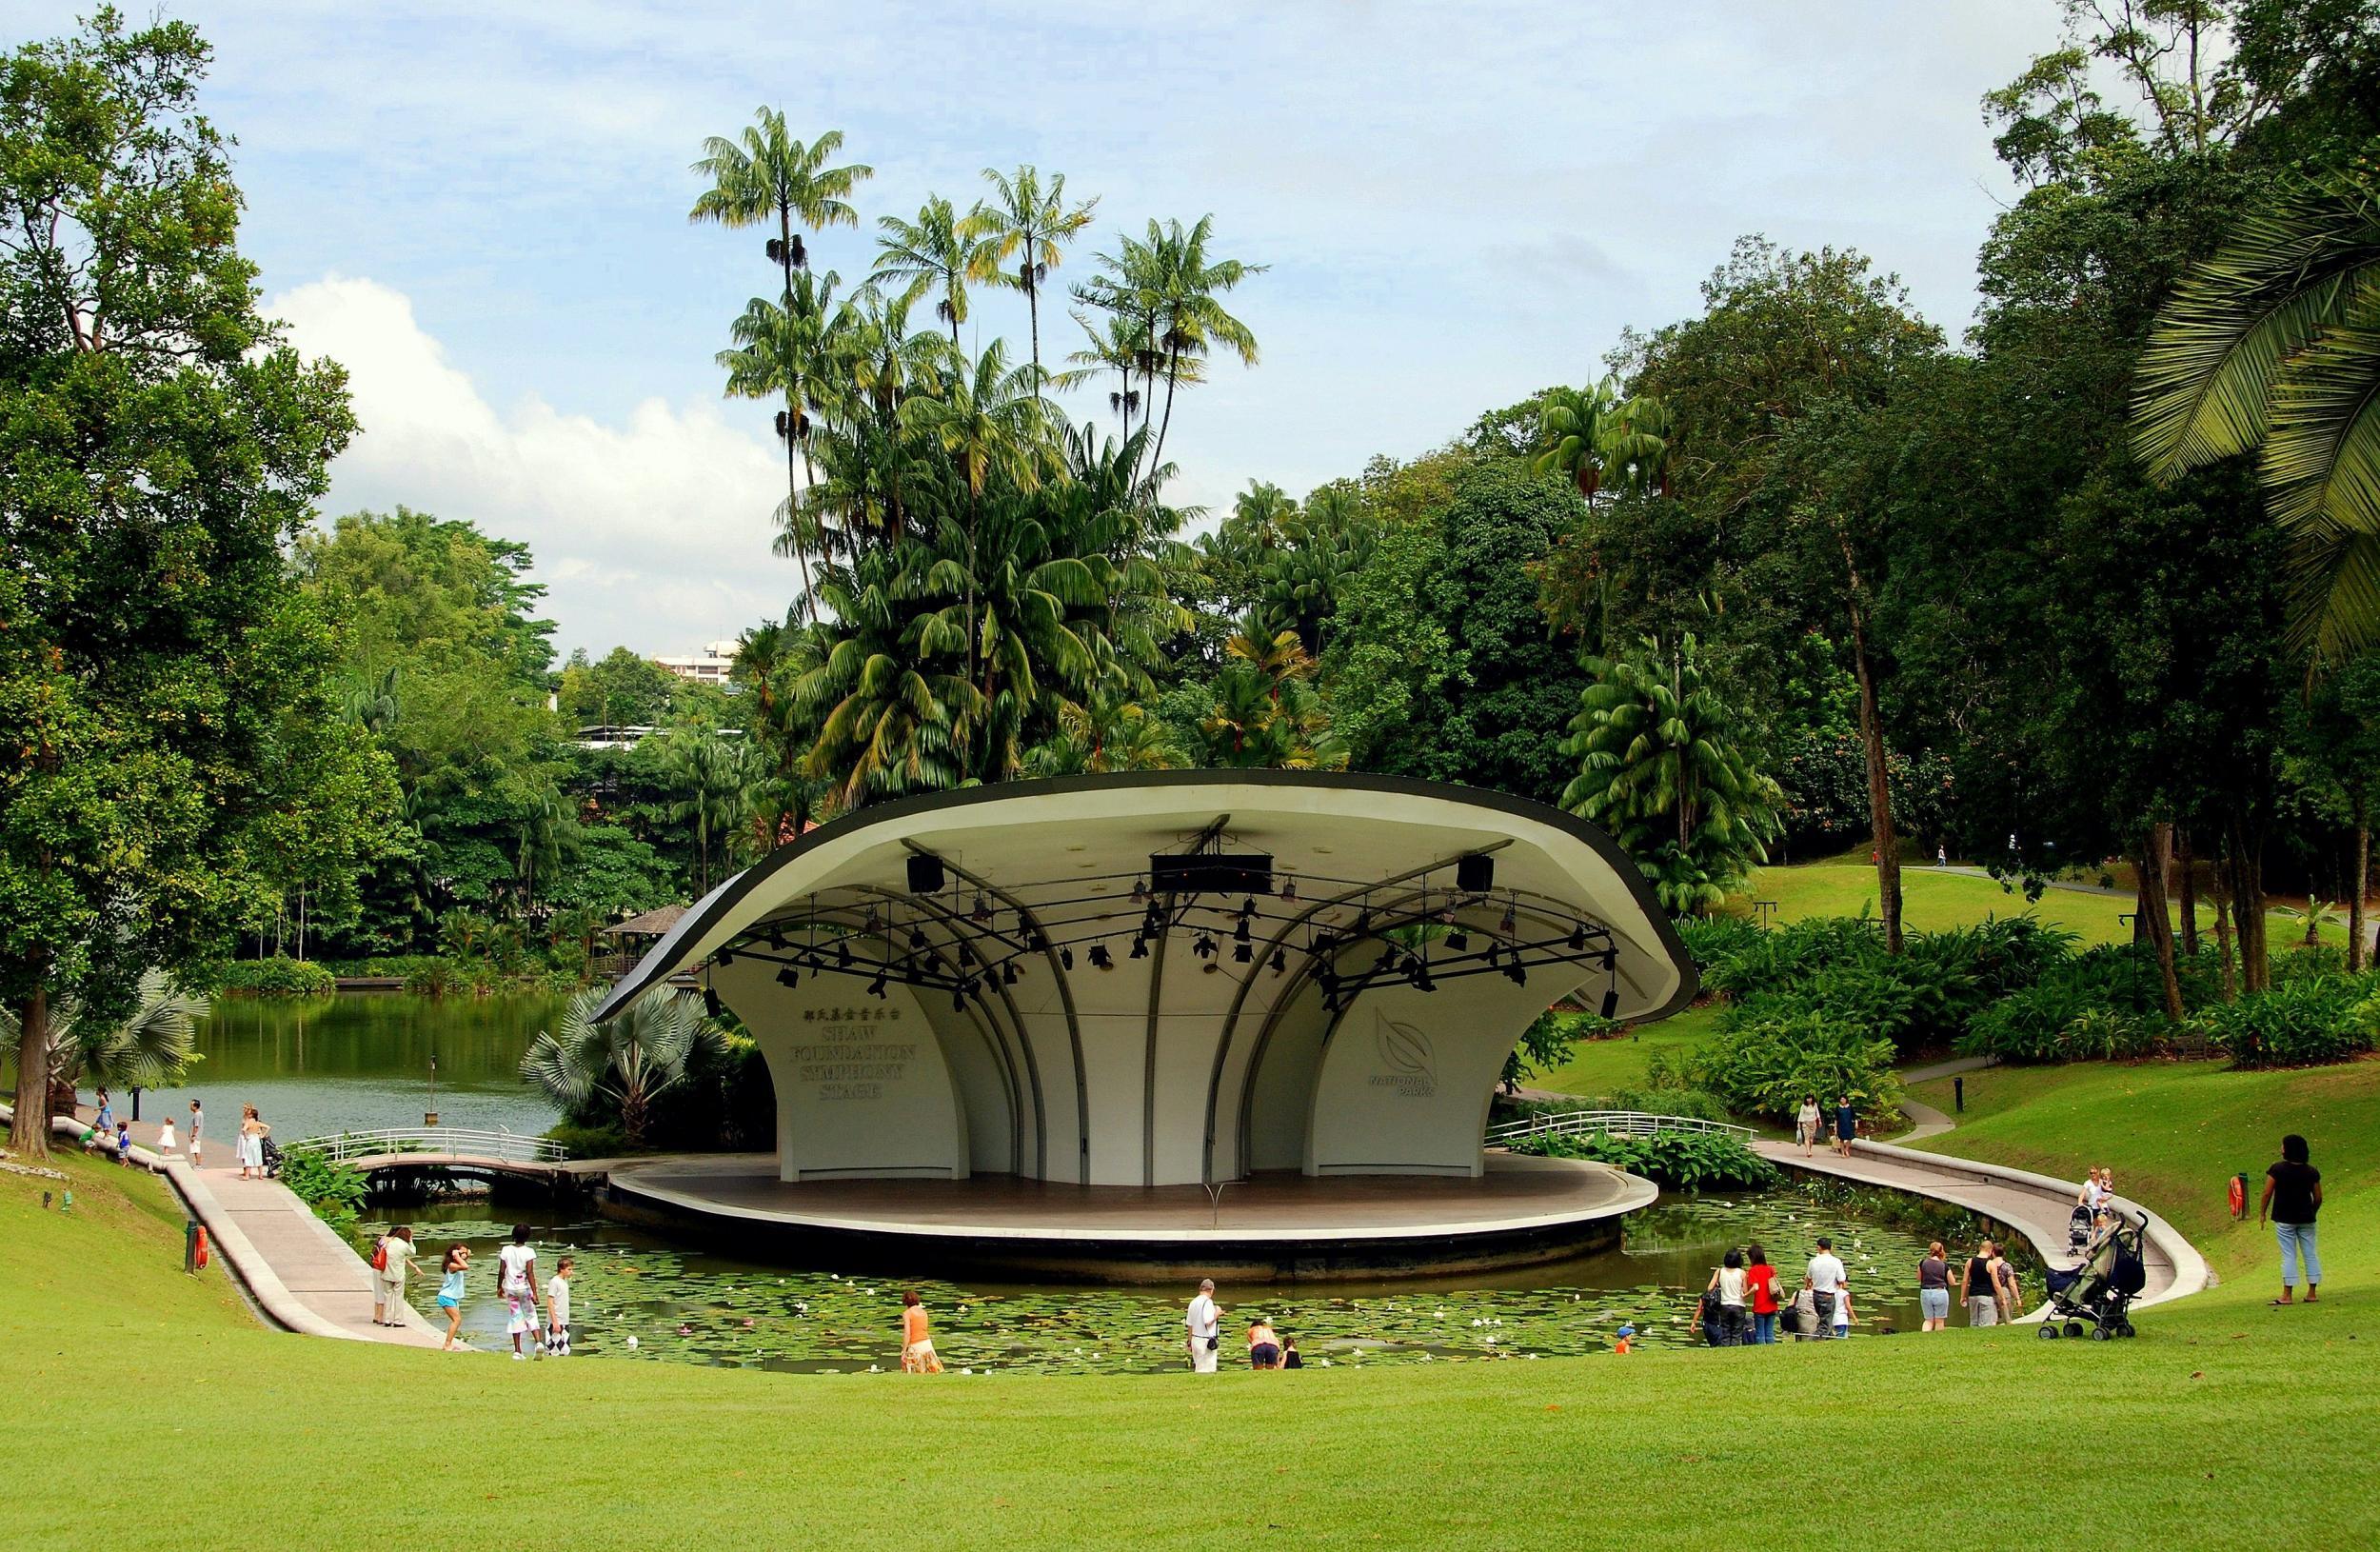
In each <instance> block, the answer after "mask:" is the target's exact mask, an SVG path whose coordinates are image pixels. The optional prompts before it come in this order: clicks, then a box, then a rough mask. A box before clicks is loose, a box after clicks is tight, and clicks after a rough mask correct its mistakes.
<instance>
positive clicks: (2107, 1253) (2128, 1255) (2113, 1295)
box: [2041, 1215, 2149, 1342]
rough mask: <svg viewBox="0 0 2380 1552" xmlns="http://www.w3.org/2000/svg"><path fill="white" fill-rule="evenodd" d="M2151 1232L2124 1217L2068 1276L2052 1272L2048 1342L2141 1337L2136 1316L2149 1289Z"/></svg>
mask: <svg viewBox="0 0 2380 1552" xmlns="http://www.w3.org/2000/svg"><path fill="white" fill-rule="evenodd" d="M2148 1227H2149V1220H2148V1219H2147V1218H2145V1217H2143V1218H2139V1219H2136V1220H2134V1221H2132V1222H2129V1223H2128V1222H2126V1221H2125V1220H2124V1219H2123V1218H2122V1217H2121V1216H2120V1215H2119V1216H2117V1217H2116V1218H2115V1220H2114V1225H2113V1226H2112V1227H2111V1228H2110V1229H2109V1230H2108V1231H2107V1232H2106V1233H2105V1234H2103V1235H2101V1236H2100V1237H2099V1239H2098V1240H2097V1241H2096V1242H2095V1243H2093V1244H2091V1245H2090V1246H2089V1249H2088V1252H2087V1253H2086V1254H2085V1256H2084V1257H2083V1260H2082V1261H2081V1263H2079V1264H2077V1265H2075V1266H2073V1268H2071V1269H2070V1270H2067V1271H2059V1270H2058V1269H2056V1268H2055V1267H2052V1268H2051V1269H2050V1273H2049V1281H2050V1313H2049V1315H2048V1316H2047V1317H2046V1318H2044V1319H2043V1321H2042V1323H2041V1339H2042V1340H2043V1341H2044V1342H2047V1341H2049V1340H2050V1339H2052V1338H2053V1337H2058V1336H2069V1337H2079V1336H2081V1335H2083V1334H2084V1333H2085V1332H2086V1331H2088V1332H2089V1333H2090V1335H2091V1338H2092V1341H2094V1342H2106V1341H2109V1340H2110V1339H2112V1338H2115V1337H2129V1336H2133V1335H2136V1334H2137V1333H2136V1332H2135V1331H2134V1330H2133V1329H2132V1316H2131V1313H2130V1311H2131V1309H2132V1301H2133V1300H2134V1299H2137V1298H2139V1297H2140V1290H2141V1289H2142V1288H2144V1287H2146V1286H2147V1285H2148V1283H2149V1268H2148V1265H2147V1264H2146V1263H2144V1262H2143V1261H2142V1260H2141V1255H2140V1246H2141V1238H2142V1236H2143V1235H2144V1234H2145V1233H2146V1232H2147V1230H2148Z"/></svg>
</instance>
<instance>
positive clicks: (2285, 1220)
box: [2256, 1132, 2322, 1308]
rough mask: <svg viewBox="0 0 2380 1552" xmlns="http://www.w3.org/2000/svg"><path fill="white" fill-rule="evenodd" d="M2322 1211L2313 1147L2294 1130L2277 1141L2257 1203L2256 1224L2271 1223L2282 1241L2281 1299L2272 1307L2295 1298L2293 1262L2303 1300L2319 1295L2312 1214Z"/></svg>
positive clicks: (2319, 1271)
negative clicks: (2301, 1274)
mask: <svg viewBox="0 0 2380 1552" xmlns="http://www.w3.org/2000/svg"><path fill="white" fill-rule="evenodd" d="M2321 1211H2322V1171H2321V1170H2319V1169H2316V1168H2315V1167H2314V1166H2313V1150H2312V1149H2311V1148H2310V1147H2308V1146H2307V1145H2306V1140H2305V1139H2304V1138H2302V1137H2300V1136H2298V1135H2297V1134H2296V1133H2295V1132H2291V1133H2290V1134H2289V1135H2288V1136H2287V1137H2284V1138H2282V1139H2281V1159H2280V1162H2279V1163H2278V1164H2274V1165H2273V1166H2272V1167H2271V1168H2270V1169H2268V1170H2266V1171H2265V1172H2264V1199H2263V1200H2262V1201H2261V1202H2259V1203H2257V1204H2256V1226H2257V1227H2259V1228H2262V1227H2263V1226H2264V1224H2265V1221H2266V1220H2267V1219H2268V1218H2270V1219H2271V1222H2272V1232H2273V1233H2274V1234H2275V1235H2276V1236H2277V1237H2278V1238H2279V1240H2280V1242H2281V1297H2279V1298H2278V1299H2275V1300H2273V1301H2272V1303H2273V1305H2274V1307H2275V1308H2278V1307H2279V1306H2280V1305H2282V1304H2293V1303H2298V1302H2299V1301H2298V1300H2296V1299H2295V1298H2293V1297H2292V1294H2293V1293H2294V1292H2295V1290H2296V1286H2297V1273H2298V1263H2300V1262H2303V1263H2305V1273H2306V1298H2305V1301H2304V1302H2305V1303H2310V1304H2311V1303H2320V1302H2321V1299H2322V1258H2321V1257H2320V1256H2318V1255H2316V1254H2315V1253H2314V1216H2315V1215H2316V1214H2317V1213H2319V1212H2321Z"/></svg>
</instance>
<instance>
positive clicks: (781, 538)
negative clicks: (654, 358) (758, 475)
mask: <svg viewBox="0 0 2380 1552" xmlns="http://www.w3.org/2000/svg"><path fill="white" fill-rule="evenodd" d="M841 278H842V277H840V276H839V275H837V274H836V273H835V272H834V271H833V270H832V269H829V270H827V271H826V273H825V274H823V275H819V274H815V273H812V272H810V271H808V270H804V271H803V272H802V273H800V274H798V275H794V276H792V277H790V282H791V284H790V288H789V289H787V291H786V293H785V296H786V301H785V303H783V304H780V303H776V302H771V301H769V300H768V299H767V298H766V297H762V296H756V297H754V298H752V299H751V300H750V301H749V302H746V303H745V304H744V311H743V312H742V313H741V314H740V315H739V316H738V317H737V318H736V321H735V322H734V323H733V324H731V325H730V326H728V330H729V335H730V337H731V338H733V339H734V341H735V345H734V346H733V348H729V349H725V350H722V351H720V352H719V355H718V357H717V360H718V362H719V365H720V366H722V367H724V368H726V369H727V393H728V395H729V396H730V397H731V398H744V399H768V398H775V397H777V396H778V395H780V394H782V395H783V397H784V401H785V405H786V408H783V409H781V410H779V411H778V412H777V430H778V434H779V435H780V436H782V437H783V438H784V439H785V445H786V448H787V449H788V450H789V451H790V449H793V448H800V449H801V455H802V484H801V485H800V487H788V488H787V491H786V495H785V507H784V510H783V512H782V513H780V514H779V522H780V525H781V527H782V531H781V532H780V534H779V535H778V539H777V551H778V553H779V554H790V555H792V556H793V557H794V558H795V560H796V561H797V562H799V563H800V565H801V567H802V593H803V607H804V608H806V607H808V598H809V591H810V564H809V558H808V557H809V552H810V550H811V549H812V548H814V547H817V546H818V542H819V537H820V536H819V535H818V533H817V532H816V523H815V520H814V518H813V517H812V515H811V514H810V513H808V512H806V511H805V510H804V507H805V506H806V505H807V504H806V503H804V502H803V500H802V492H803V491H805V490H808V489H809V488H811V487H813V486H815V485H816V484H817V483H818V471H817V469H816V468H814V467H813V466H812V464H811V462H810V432H811V429H812V428H813V425H814V423H813V422H812V420H811V418H810V415H809V409H810V408H812V407H814V406H816V405H818V404H819V403H820V402H821V401H822V400H823V399H825V398H827V397H828V396H829V395H830V392H831V390H830V389H829V388H828V386H827V385H828V379H829V376H830V369H829V363H830V361H831V358H832V355H833V352H834V329H835V327H836V324H837V321H838V320H839V318H840V317H841V314H839V313H838V312H837V311H836V308H835V284H836V282H837V281H838V280H839V279H841Z"/></svg>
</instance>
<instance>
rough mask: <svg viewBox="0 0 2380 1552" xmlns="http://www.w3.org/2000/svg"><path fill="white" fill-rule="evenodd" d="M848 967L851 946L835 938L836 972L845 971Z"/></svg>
mask: <svg viewBox="0 0 2380 1552" xmlns="http://www.w3.org/2000/svg"><path fill="white" fill-rule="evenodd" d="M850 967H851V945H850V943H849V942H848V941H847V940H845V939H843V938H837V939H836V940H835V968H836V969H838V970H847V969H849V968H850Z"/></svg>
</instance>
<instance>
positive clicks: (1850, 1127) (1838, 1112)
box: [1835, 1094, 1859, 1159]
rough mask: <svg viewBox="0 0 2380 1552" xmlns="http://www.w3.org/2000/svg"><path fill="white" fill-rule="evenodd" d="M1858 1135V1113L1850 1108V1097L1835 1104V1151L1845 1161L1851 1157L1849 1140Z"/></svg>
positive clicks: (1846, 1096)
mask: <svg viewBox="0 0 2380 1552" xmlns="http://www.w3.org/2000/svg"><path fill="white" fill-rule="evenodd" d="M1858 1135H1859V1112H1858V1111H1857V1110H1854V1109H1853V1108H1852V1104H1851V1096H1850V1095H1849V1094H1846V1095H1844V1096H1843V1097H1842V1098H1841V1099H1839V1100H1836V1101H1835V1153H1836V1154H1837V1155H1838V1156H1840V1157H1842V1158H1845V1159H1848V1158H1850V1157H1851V1140H1852V1139H1853V1138H1854V1137H1857V1136H1858Z"/></svg>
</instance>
